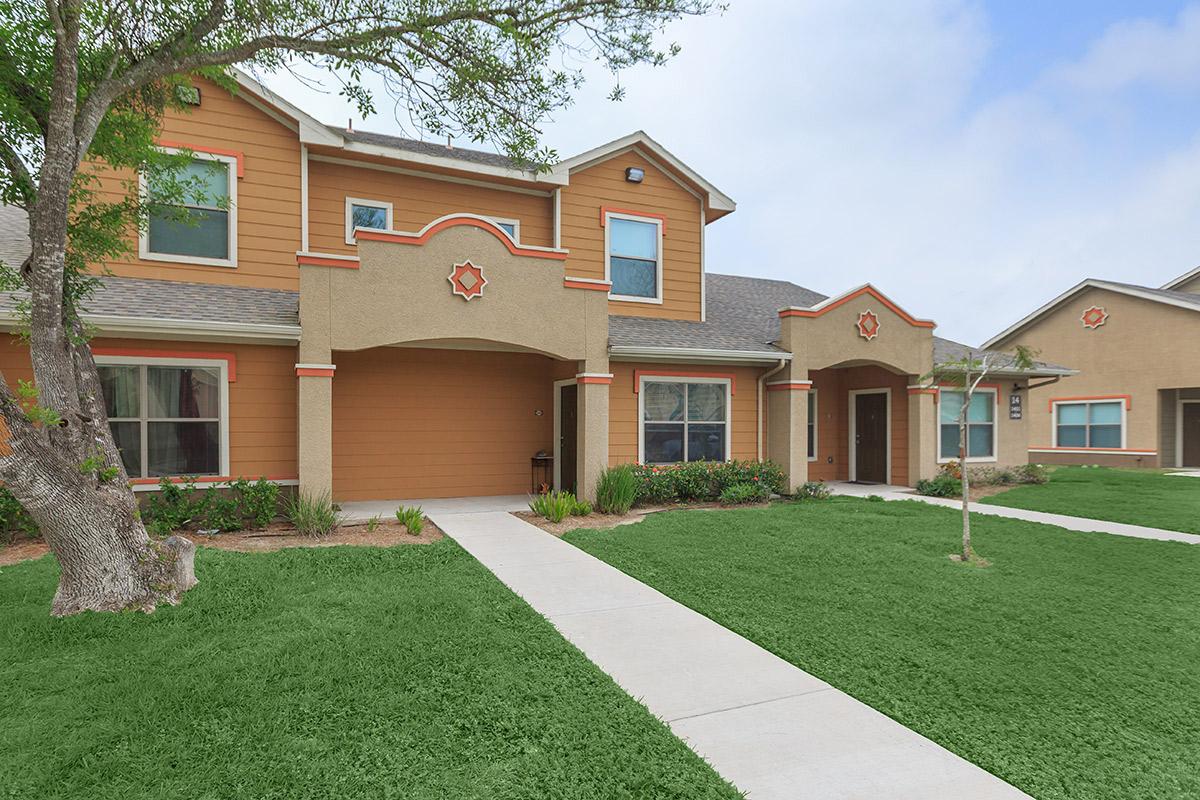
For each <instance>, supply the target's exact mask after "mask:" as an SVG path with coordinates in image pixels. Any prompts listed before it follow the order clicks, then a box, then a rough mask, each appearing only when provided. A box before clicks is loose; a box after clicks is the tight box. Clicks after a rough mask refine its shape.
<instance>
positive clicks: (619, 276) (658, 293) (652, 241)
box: [605, 211, 662, 303]
mask: <svg viewBox="0 0 1200 800" xmlns="http://www.w3.org/2000/svg"><path fill="white" fill-rule="evenodd" d="M605 222H606V224H605V230H606V231H607V236H606V248H605V249H606V251H607V253H606V265H605V272H606V277H607V279H608V280H609V281H611V282H612V289H611V291H610V294H609V296H610V297H612V298H613V299H614V300H631V301H634V302H638V303H661V302H662V220H659V219H653V218H650V217H638V216H634V215H630V214H618V213H615V212H612V211H610V212H607V214H606V220H605Z"/></svg>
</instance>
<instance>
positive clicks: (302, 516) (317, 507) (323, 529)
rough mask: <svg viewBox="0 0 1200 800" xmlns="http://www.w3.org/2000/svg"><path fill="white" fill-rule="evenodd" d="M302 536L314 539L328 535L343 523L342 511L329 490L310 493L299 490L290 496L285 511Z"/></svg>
mask: <svg viewBox="0 0 1200 800" xmlns="http://www.w3.org/2000/svg"><path fill="white" fill-rule="evenodd" d="M284 513H285V514H286V515H287V518H288V520H289V521H290V522H291V523H292V525H294V526H296V531H297V532H298V533H300V534H301V535H302V536H310V537H312V538H314V539H316V538H320V537H322V536H328V535H329V534H331V533H333V531H334V530H335V529H336V528H337V527H338V526H339V525H341V524H342V513H341V512H340V511H338V510H337V509H336V508H335V507H334V505H333V502H332V501H331V500H330V498H329V492H323V493H321V494H319V495H309V494H303V493H301V492H297V493H296V494H294V495H292V496H291V497H289V498H288V501H287V504H286V506H285V512H284Z"/></svg>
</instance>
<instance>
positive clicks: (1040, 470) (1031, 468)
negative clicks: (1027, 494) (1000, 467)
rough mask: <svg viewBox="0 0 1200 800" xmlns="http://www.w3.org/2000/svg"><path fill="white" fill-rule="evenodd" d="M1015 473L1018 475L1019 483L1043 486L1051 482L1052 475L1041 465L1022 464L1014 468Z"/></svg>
mask: <svg viewBox="0 0 1200 800" xmlns="http://www.w3.org/2000/svg"><path fill="white" fill-rule="evenodd" d="M1013 472H1015V473H1016V475H1017V478H1018V481H1017V482H1018V483H1037V484H1042V483H1045V482H1046V481H1048V480H1050V473H1048V472H1047V471H1046V468H1045V467H1043V466H1042V465H1041V464H1021V465H1019V466H1016V467H1013Z"/></svg>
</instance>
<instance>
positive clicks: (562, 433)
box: [558, 384, 579, 492]
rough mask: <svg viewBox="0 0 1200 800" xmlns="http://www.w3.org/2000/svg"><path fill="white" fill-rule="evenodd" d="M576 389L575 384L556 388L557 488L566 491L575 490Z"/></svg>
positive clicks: (577, 413) (577, 407)
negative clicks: (557, 433)
mask: <svg viewBox="0 0 1200 800" xmlns="http://www.w3.org/2000/svg"><path fill="white" fill-rule="evenodd" d="M578 391H579V390H578V388H577V387H576V386H575V384H570V385H567V386H562V387H559V390H558V404H559V405H558V420H559V423H558V424H559V435H558V470H559V472H558V477H559V485H558V488H559V489H561V490H563V491H566V492H574V491H575V437H576V434H577V432H578V428H577V426H576V424H575V423H576V420H577V419H578V415H579V405H578V401H577V398H578Z"/></svg>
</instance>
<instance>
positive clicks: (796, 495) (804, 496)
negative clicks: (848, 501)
mask: <svg viewBox="0 0 1200 800" xmlns="http://www.w3.org/2000/svg"><path fill="white" fill-rule="evenodd" d="M832 496H833V492H831V491H829V487H828V486H826V485H825V484H824V483H822V482H821V481H806V482H805V483H802V484H800V487H799V488H798V489H796V491H795V492H793V493H792V498H793V499H795V500H828V499H829V498H830V497H832Z"/></svg>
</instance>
